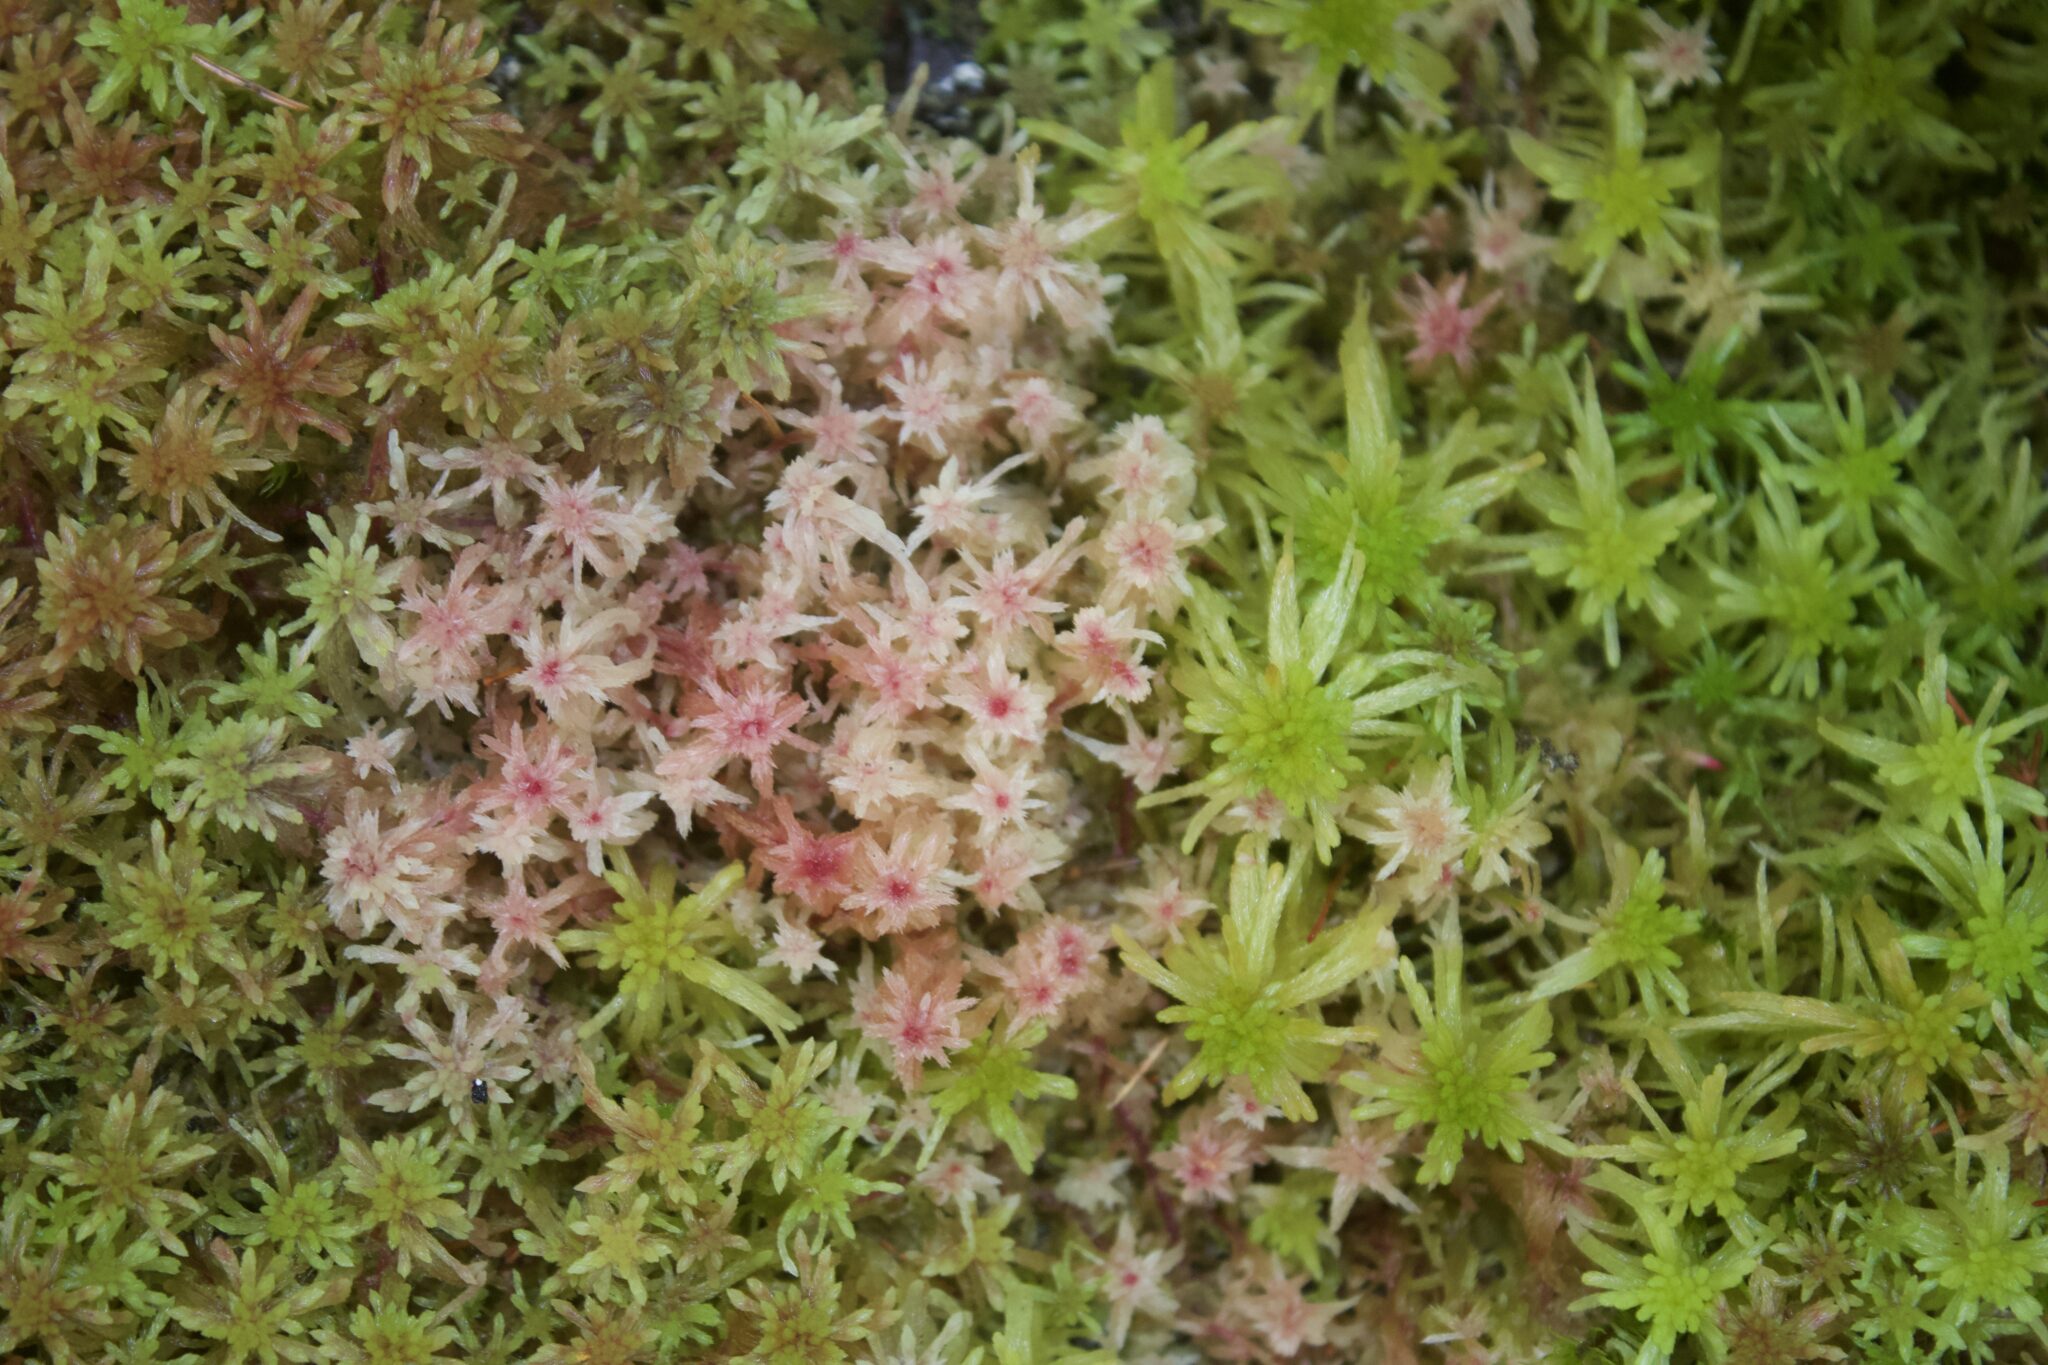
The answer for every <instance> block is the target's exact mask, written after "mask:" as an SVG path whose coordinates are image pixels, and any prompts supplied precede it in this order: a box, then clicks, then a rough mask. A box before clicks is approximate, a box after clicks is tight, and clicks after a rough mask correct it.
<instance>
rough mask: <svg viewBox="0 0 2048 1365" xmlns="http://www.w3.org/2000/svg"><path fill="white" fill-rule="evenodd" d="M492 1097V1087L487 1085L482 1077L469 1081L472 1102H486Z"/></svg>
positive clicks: (470, 1100)
mask: <svg viewBox="0 0 2048 1365" xmlns="http://www.w3.org/2000/svg"><path fill="white" fill-rule="evenodd" d="M490 1098H491V1087H490V1086H488V1085H486V1084H485V1083H484V1082H483V1081H482V1080H481V1079H479V1080H474V1081H471V1082H470V1083H469V1102H470V1103H471V1104H486V1103H488V1102H489V1101H490Z"/></svg>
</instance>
